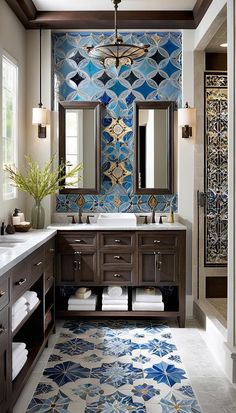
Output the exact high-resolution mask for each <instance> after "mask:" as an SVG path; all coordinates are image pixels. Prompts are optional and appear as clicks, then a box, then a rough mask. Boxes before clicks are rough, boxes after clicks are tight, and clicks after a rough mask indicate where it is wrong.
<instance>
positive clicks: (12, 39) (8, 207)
mask: <svg viewBox="0 0 236 413" xmlns="http://www.w3.org/2000/svg"><path fill="white" fill-rule="evenodd" d="M4 51H6V52H7V53H8V54H9V55H10V56H12V57H13V58H14V59H15V60H16V62H17V64H18V68H19V69H18V76H19V77H18V83H19V94H18V110H19V112H18V148H17V151H18V159H19V160H18V166H19V167H22V165H23V163H24V153H25V146H26V138H25V137H26V128H25V126H26V125H25V104H26V96H25V88H26V31H25V29H24V27H23V26H22V24H21V23H20V22H19V20H18V19H17V17H16V16H15V14H14V13H13V12H12V11H11V9H10V8H9V6H8V5H7V4H6V2H5V1H1V2H0V58H1V56H2V53H4ZM0 79H2V76H1V65H0ZM1 88H2V82H1V81H0V96H2V90H1ZM1 113H2V111H1V99H0V114H1ZM1 121H2V116H0V148H1V144H2V141H1V130H2V125H1ZM0 165H2V151H1V149H0ZM2 195H3V194H2V167H0V221H1V222H2V221H4V222H5V223H7V222H8V219H9V215H10V214H11V212H12V210H13V209H14V208H15V207H18V208H20V209H22V211H24V210H25V196H24V194H22V193H21V192H18V194H17V198H16V199H13V200H9V201H3V196H2Z"/></svg>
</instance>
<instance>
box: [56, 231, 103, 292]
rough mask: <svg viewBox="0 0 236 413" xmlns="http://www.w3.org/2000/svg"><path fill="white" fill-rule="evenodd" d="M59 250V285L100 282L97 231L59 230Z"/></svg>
mask: <svg viewBox="0 0 236 413" xmlns="http://www.w3.org/2000/svg"><path fill="white" fill-rule="evenodd" d="M57 252H58V253H59V254H58V255H57V282H58V284H59V285H90V284H96V283H97V282H98V275H97V273H98V272H97V234H96V233H90V232H88V231H86V232H77V231H68V232H66V231H65V232H62V231H59V234H58V236H57Z"/></svg>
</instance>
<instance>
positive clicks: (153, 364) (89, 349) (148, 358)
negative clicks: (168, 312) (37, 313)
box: [27, 320, 201, 413]
mask: <svg viewBox="0 0 236 413" xmlns="http://www.w3.org/2000/svg"><path fill="white" fill-rule="evenodd" d="M34 412H39V413H40V412H41V413H49V412H53V413H67V412H68V413H82V412H84V413H95V412H96V413H113V412H114V413H127V412H129V413H134V412H136V413H144V412H146V413H200V412H201V411H200V407H199V405H198V402H197V400H196V398H195V396H194V393H193V390H192V387H191V385H190V383H189V380H188V378H187V376H186V373H185V370H184V367H183V364H182V362H181V359H180V356H179V355H178V350H177V348H176V345H175V344H174V342H173V339H172V336H171V332H170V329H169V327H168V326H166V325H164V324H155V323H154V322H151V321H150V322H148V321H133V320H132V321H127V320H121V321H119V320H118V321H117V320H115V321H113V320H111V321H106V322H104V321H92V322H91V321H83V322H78V321H73V320H71V321H67V322H65V324H64V327H63V329H62V331H61V333H60V336H59V339H58V341H57V343H56V345H55V346H54V350H53V352H52V354H51V355H50V358H49V360H48V364H47V366H46V368H45V370H44V372H43V376H42V377H41V380H40V382H39V384H38V386H37V388H36V390H35V393H34V396H33V399H32V400H31V402H30V404H29V406H28V409H27V413H34Z"/></svg>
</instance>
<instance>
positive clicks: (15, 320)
mask: <svg viewBox="0 0 236 413" xmlns="http://www.w3.org/2000/svg"><path fill="white" fill-rule="evenodd" d="M26 303H27V301H26V298H25V297H23V296H22V297H20V298H18V300H16V302H15V303H14V304H13V305H12V331H14V330H15V329H16V327H17V326H18V325H19V324H20V323H21V321H22V320H23V319H24V318H25V317H26V316H27V314H28V313H27V305H26Z"/></svg>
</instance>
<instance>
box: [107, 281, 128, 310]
mask: <svg viewBox="0 0 236 413" xmlns="http://www.w3.org/2000/svg"><path fill="white" fill-rule="evenodd" d="M120 290H121V294H120ZM114 291H116V292H117V295H114ZM110 292H112V293H111V294H112V295H111V294H110ZM102 310H103V311H127V310H128V291H127V288H122V287H119V286H118V287H108V288H104V289H103V293H102Z"/></svg>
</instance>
